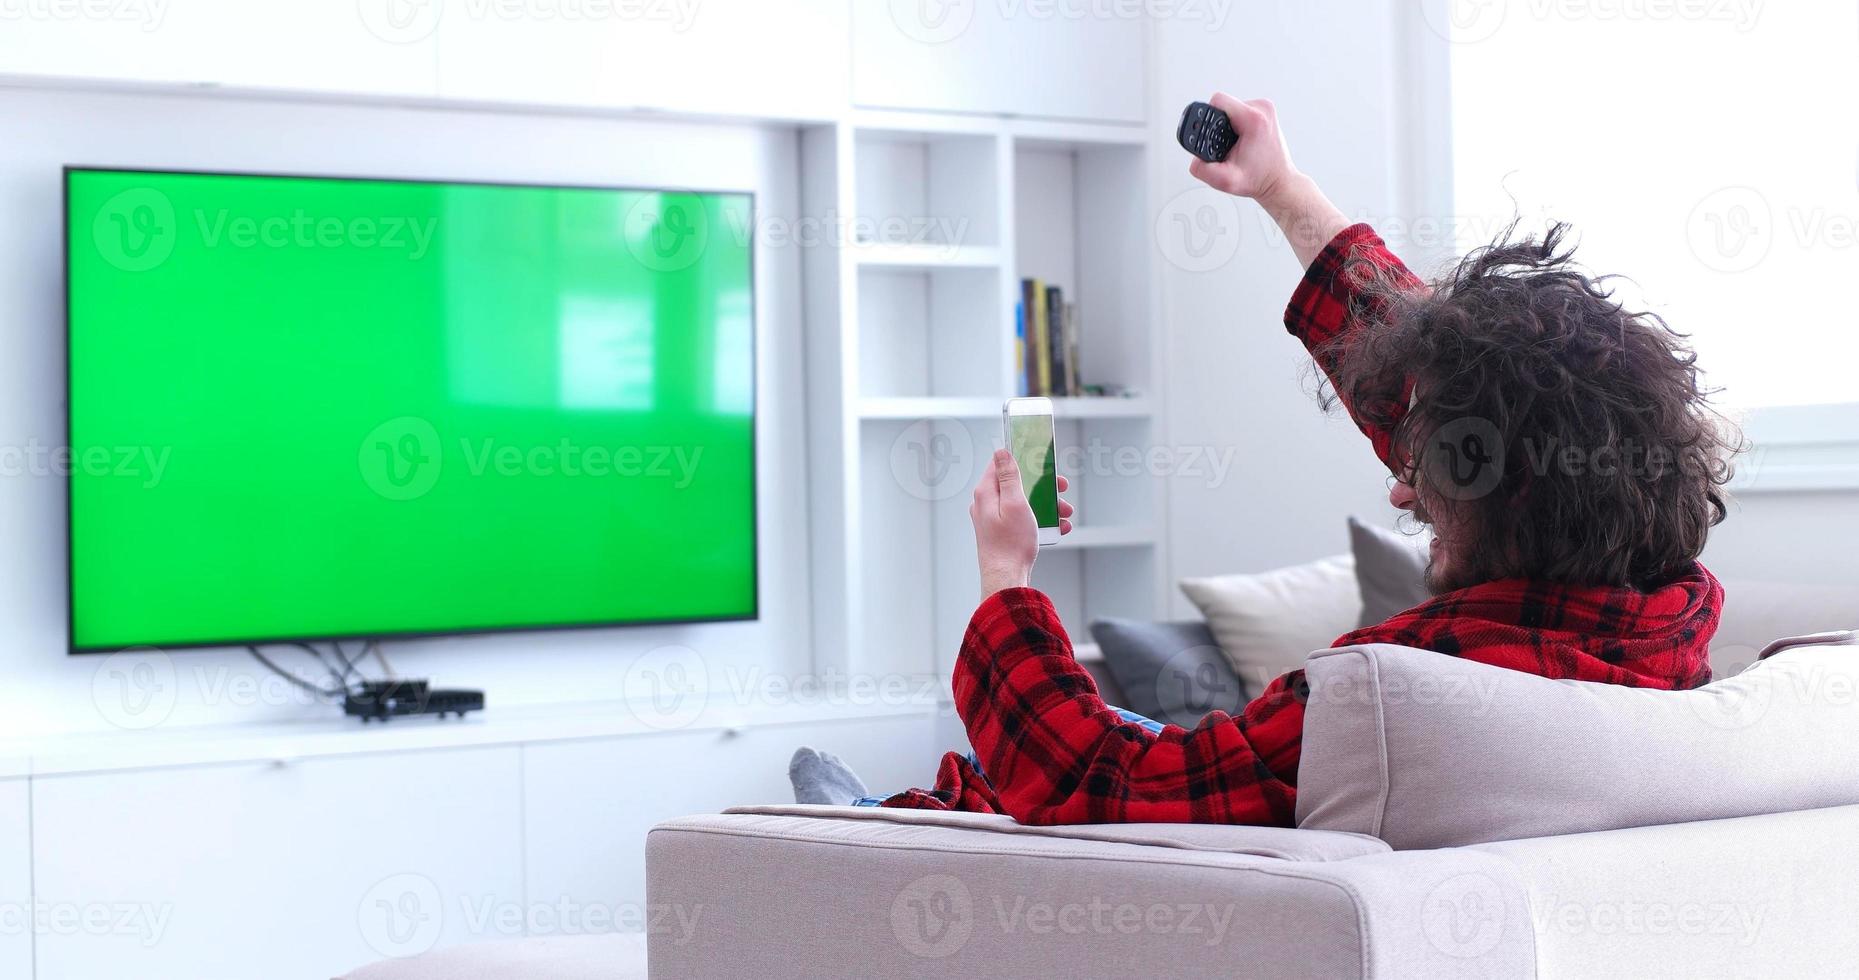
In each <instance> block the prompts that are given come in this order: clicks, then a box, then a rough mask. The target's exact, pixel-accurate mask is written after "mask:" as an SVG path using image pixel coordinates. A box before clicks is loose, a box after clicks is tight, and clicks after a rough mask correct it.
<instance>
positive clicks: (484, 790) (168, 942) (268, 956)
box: [32, 747, 523, 980]
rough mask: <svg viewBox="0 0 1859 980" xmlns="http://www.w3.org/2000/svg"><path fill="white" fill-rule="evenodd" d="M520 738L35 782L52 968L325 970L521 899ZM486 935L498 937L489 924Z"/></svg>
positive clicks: (449, 939) (81, 974) (60, 973)
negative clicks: (515, 742) (70, 912)
mask: <svg viewBox="0 0 1859 980" xmlns="http://www.w3.org/2000/svg"><path fill="white" fill-rule="evenodd" d="M520 789H521V782H520V776H519V772H518V752H517V750H516V749H515V748H513V747H500V748H481V749H469V750H460V751H437V752H419V753H408V754H403V755H402V754H397V755H383V756H367V757H359V758H350V759H317V760H310V761H305V762H301V763H291V764H275V765H274V764H245V765H233V766H211V767H202V768H184V769H163V770H148V771H141V772H121V773H98V774H90V775H72V776H59V777H42V778H36V779H34V781H33V794H32V806H33V827H34V837H33V878H34V899H35V901H36V902H37V903H38V904H40V905H41V906H44V907H48V908H68V909H76V910H80V911H82V912H85V913H88V914H92V915H100V914H102V913H101V912H98V911H97V910H108V911H109V912H110V913H112V915H113V918H112V921H111V925H110V927H109V928H107V929H101V930H97V931H96V933H95V934H92V933H91V932H90V931H88V930H77V931H75V932H72V931H65V930H51V931H42V932H41V933H40V935H38V937H37V945H38V972H37V974H36V976H37V977H38V980H67V978H69V980H88V978H93V977H106V976H125V975H129V974H133V975H135V976H139V977H149V978H158V977H172V978H177V980H178V978H188V980H213V978H226V980H239V978H245V977H250V976H254V975H257V974H263V975H265V976H270V977H278V978H280V980H286V978H301V980H322V978H326V977H329V976H333V975H335V974H336V973H339V972H341V971H343V970H346V969H349V968H352V967H354V966H356V965H357V964H360V963H366V962H370V961H372V960H375V959H380V958H382V957H385V956H391V955H407V954H410V953H414V952H418V951H421V950H423V949H426V948H430V947H431V946H433V945H435V944H438V943H455V942H460V941H463V940H465V939H467V938H471V937H473V935H474V934H475V933H478V932H481V931H482V929H481V928H480V927H479V926H478V925H477V920H478V919H479V913H480V912H481V911H482V910H484V909H486V908H490V909H498V908H506V907H514V908H521V907H522V903H523V892H522V887H523V878H522V854H521V842H522V802H521V796H520ZM479 938H483V937H479Z"/></svg>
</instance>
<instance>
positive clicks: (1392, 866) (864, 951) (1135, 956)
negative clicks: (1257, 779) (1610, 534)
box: [646, 810, 1535, 980]
mask: <svg viewBox="0 0 1859 980" xmlns="http://www.w3.org/2000/svg"><path fill="white" fill-rule="evenodd" d="M823 812H824V813H826V814H829V815H826V816H803V815H797V814H787V813H730V814H721V815H715V816H700V817H687V818H684V819H681V820H675V821H671V822H669V823H665V824H661V825H660V826H658V827H656V828H654V829H653V830H652V832H651V833H650V834H649V835H648V836H647V839H646V872H647V891H648V901H649V903H650V905H651V907H652V908H653V909H654V910H669V911H668V912H667V913H666V914H667V917H668V919H676V920H677V921H679V922H682V923H685V924H686V926H685V928H683V929H681V930H680V931H677V932H660V933H653V934H652V935H650V937H649V949H650V953H649V955H650V961H651V975H652V976H653V977H654V978H655V980H676V978H686V977H689V978H714V977H758V978H785V977H792V978H796V980H799V978H811V977H819V976H885V977H1028V976H1076V977H1097V976H1141V975H1153V974H1156V973H1157V972H1158V971H1159V972H1161V973H1166V974H1167V975H1171V976H1208V977H1214V976H1246V977H1325V978H1328V977H1378V978H1379V977H1395V976H1415V975H1425V976H1436V977H1454V976H1464V977H1493V976H1497V977H1509V976H1530V975H1532V973H1533V971H1534V957H1535V946H1534V937H1533V935H1532V931H1531V929H1530V922H1529V909H1528V904H1527V897H1526V895H1525V893H1524V890H1523V888H1522V885H1521V883H1520V882H1519V881H1518V879H1517V878H1516V876H1515V874H1514V872H1513V871H1512V870H1511V867H1510V865H1509V864H1508V862H1506V861H1504V860H1503V859H1501V858H1497V857H1495V856H1493V855H1489V854H1483V853H1479V852H1472V851H1457V850H1455V851H1415V852H1406V853H1398V854H1397V853H1386V852H1382V851H1379V850H1378V849H1375V850H1368V851H1367V853H1363V854H1362V855H1360V856H1356V857H1342V858H1339V859H1336V860H1326V859H1321V858H1319V859H1315V860H1287V859H1284V858H1279V857H1268V856H1262V855H1260V854H1252V853H1240V852H1237V851H1235V850H1231V849H1227V850H1220V849H1202V848H1200V847H1198V846H1182V845H1181V844H1179V843H1166V842H1163V843H1129V842H1124V841H1118V840H1101V839H1099V840H1092V839H1079V838H1074V837H1069V836H1065V835H1063V834H1040V835H1029V834H1023V833H1012V832H1001V831H1000V830H997V829H993V828H991V827H988V826H986V825H973V826H961V825H948V824H943V823H922V822H910V821H892V820H886V819H870V818H863V819H860V818H850V817H847V816H841V815H832V814H833V811H832V810H825V811H823ZM1057 829H1059V830H1063V828H1057ZM1103 829H1104V828H1097V827H1082V828H1078V830H1079V831H1080V832H1081V833H1093V832H1098V831H1102V830H1103ZM1282 833H1297V832H1295V831H1283V832H1282Z"/></svg>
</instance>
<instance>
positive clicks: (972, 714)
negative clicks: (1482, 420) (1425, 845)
mask: <svg viewBox="0 0 1859 980" xmlns="http://www.w3.org/2000/svg"><path fill="white" fill-rule="evenodd" d="M1373 274H1379V275H1380V276H1382V277H1385V279H1386V281H1389V282H1393V283H1396V284H1401V285H1406V286H1408V287H1410V288H1420V287H1421V284H1420V282H1419V280H1418V279H1416V278H1415V277H1414V276H1413V274H1412V273H1410V272H1409V271H1408V270H1407V268H1406V267H1405V266H1404V265H1402V264H1401V261H1400V260H1399V259H1397V258H1395V257H1394V255H1393V254H1392V253H1390V252H1389V251H1388V250H1387V247H1386V246H1385V245H1384V243H1383V242H1382V240H1381V239H1380V238H1379V237H1377V236H1376V235H1375V233H1374V231H1373V230H1371V229H1370V228H1369V227H1368V226H1367V225H1355V226H1354V227H1351V228H1348V229H1346V230H1344V231H1343V232H1341V233H1340V234H1338V235H1337V236H1336V238H1335V240H1333V241H1331V242H1330V244H1329V245H1328V246H1327V247H1326V248H1325V249H1324V251H1323V252H1322V253H1321V254H1320V255H1318V256H1317V258H1316V260H1315V261H1313V262H1312V263H1311V266H1310V269H1309V270H1308V271H1307V272H1306V273H1305V276H1304V281H1303V283H1302V284H1301V285H1300V286H1299V287H1298V289H1297V292H1296V294H1295V295H1293V296H1292V298H1291V304H1290V307H1289V309H1287V310H1286V312H1285V325H1286V327H1287V328H1288V329H1289V330H1290V331H1291V333H1292V334H1293V335H1294V336H1296V337H1297V338H1298V339H1299V340H1302V341H1303V342H1304V344H1305V346H1306V347H1308V348H1310V350H1311V351H1312V352H1313V354H1316V355H1317V356H1318V357H1319V365H1320V366H1321V367H1323V369H1324V370H1325V371H1326V372H1327V371H1330V370H1331V368H1332V367H1333V365H1331V364H1328V363H1324V362H1323V360H1322V354H1321V352H1322V350H1323V349H1324V345H1326V344H1327V343H1328V342H1329V341H1331V340H1334V339H1335V338H1337V337H1339V336H1341V335H1343V334H1345V333H1347V332H1348V331H1350V330H1352V329H1355V328H1356V327H1357V325H1358V324H1359V322H1361V317H1360V315H1359V314H1360V313H1361V312H1362V310H1363V306H1361V305H1360V304H1363V303H1372V302H1373V300H1372V298H1371V297H1369V296H1368V295H1367V294H1364V293H1363V292H1362V290H1361V286H1362V284H1363V283H1364V282H1366V281H1367V280H1368V279H1369V278H1370V277H1371V275H1373ZM1405 396H1406V393H1405V392H1389V393H1387V396H1386V397H1388V398H1390V399H1395V402H1394V404H1395V406H1397V407H1404V406H1405V404H1406V397H1405ZM1349 407H1350V409H1351V413H1352V415H1355V417H1356V420H1357V424H1358V425H1361V427H1362V429H1363V431H1364V432H1365V433H1366V434H1367V435H1368V437H1369V440H1370V441H1371V442H1372V443H1373V444H1374V447H1375V451H1376V454H1377V455H1379V456H1380V457H1381V458H1382V461H1383V462H1384V463H1386V462H1389V435H1388V432H1387V431H1386V430H1385V429H1380V428H1377V427H1374V426H1370V425H1366V424H1363V423H1362V418H1361V416H1360V415H1359V414H1356V413H1355V412H1354V406H1349ZM1722 602H1723V590H1722V588H1721V587H1720V586H1719V585H1718V584H1717V580H1716V579H1714V578H1713V577H1711V574H1710V573H1709V572H1707V571H1705V570H1704V568H1703V566H1701V565H1696V564H1694V565H1693V566H1692V567H1691V568H1690V569H1688V570H1687V571H1686V572H1685V573H1684V574H1682V575H1680V576H1678V577H1677V578H1676V579H1675V580H1674V581H1672V582H1671V583H1669V584H1667V585H1665V586H1663V587H1661V588H1659V589H1657V590H1654V591H1652V592H1645V593H1642V592H1638V591H1636V590H1633V589H1624V588H1609V587H1584V586H1569V585H1556V584H1549V583H1541V582H1527V581H1519V580H1512V581H1500V582H1489V583H1485V584H1483V585H1477V586H1473V587H1471V588H1468V589H1460V590H1458V591H1456V592H1451V593H1447V594H1445V595H1441V596H1437V597H1435V598H1433V599H1431V600H1429V601H1427V602H1424V603H1422V604H1421V605H1419V606H1416V607H1414V608H1413V609H1409V610H1407V611H1406V612H1402V613H1400V614H1398V615H1396V616H1394V617H1393V618H1391V619H1389V620H1387V621H1386V622H1383V623H1380V624H1378V625H1375V626H1370V627H1367V628H1364V629H1359V630H1356V631H1354V632H1351V633H1347V634H1344V635H1343V636H1341V637H1339V638H1337V640H1336V642H1335V644H1334V645H1336V646H1347V645H1350V644H1357V643H1396V644H1400V645H1402V646H1409V647H1418V648H1421V649H1425V650H1432V651H1435V652H1438V653H1443V654H1447V655H1450V656H1456V657H1464V658H1465V659H1467V660H1476V661H1478V662H1480V663H1486V664H1492V665H1494V666H1498V667H1506V668H1509V669H1512V670H1520V671H1524V672H1527V673H1531V674H1538V675H1541V676H1543V677H1552V678H1562V679H1571V680H1583V681H1601V682H1605V683H1610V684H1624V685H1628V686H1633V687H1651V688H1666V689H1674V688H1690V687H1696V686H1698V685H1701V684H1704V683H1706V682H1707V681H1709V680H1710V666H1709V664H1708V662H1707V660H1706V657H1705V655H1706V645H1707V644H1708V642H1709V641H1710V638H1711V634H1712V633H1714V632H1715V631H1716V629H1717V616H1718V611H1719V609H1720V607H1721V606H1722ZM1306 696H1307V686H1306V684H1305V681H1304V672H1303V671H1302V670H1294V671H1292V672H1290V673H1288V674H1285V675H1284V676H1282V677H1280V678H1278V679H1277V680H1275V681H1273V682H1272V683H1271V684H1270V686H1268V687H1267V688H1266V689H1265V692H1264V693H1263V694H1261V695H1260V696H1259V697H1258V698H1257V699H1255V700H1254V701H1253V702H1252V703H1250V704H1248V705H1247V706H1246V707H1245V709H1244V710H1243V711H1241V712H1240V714H1239V715H1238V716H1237V717H1234V716H1229V715H1227V714H1226V713H1224V712H1219V711H1216V712H1213V713H1212V714H1210V715H1208V716H1207V717H1205V718H1203V719H1201V722H1200V724H1198V725H1196V726H1195V727H1194V728H1192V729H1185V728H1180V727H1177V726H1174V725H1170V726H1168V727H1166V728H1164V729H1163V730H1162V732H1161V733H1160V734H1154V733H1151V732H1149V731H1147V730H1145V729H1144V728H1142V727H1141V726H1139V725H1135V724H1130V723H1128V722H1125V721H1123V720H1122V719H1120V718H1119V717H1118V716H1117V715H1116V713H1115V712H1113V711H1111V710H1110V708H1109V707H1108V706H1106V705H1105V704H1104V702H1103V701H1102V700H1101V699H1100V698H1099V697H1098V695H1097V685H1096V684H1095V683H1093V681H1092V680H1091V676H1090V675H1089V674H1088V673H1086V672H1085V670H1084V668H1082V667H1080V666H1078V663H1077V661H1076V660H1074V659H1073V657H1072V649H1071V641H1070V640H1069V639H1068V638H1067V637H1066V635H1065V628H1064V627H1063V626H1062V625H1060V623H1059V616H1058V613H1057V612H1056V611H1055V610H1054V609H1053V608H1052V603H1051V601H1050V600H1048V599H1047V598H1046V597H1045V596H1044V595H1043V594H1041V593H1039V592H1037V591H1035V590H1033V589H1007V590H1005V591H1002V592H998V593H995V594H994V595H992V596H989V597H988V598H987V599H985V600H983V602H982V603H981V607H980V608H979V609H977V610H975V615H974V617H973V619H971V620H970V621H969V624H968V632H967V635H966V636H964V638H963V640H962V651H961V655H960V656H959V658H958V659H957V661H956V666H955V704H956V710H957V712H958V713H960V715H961V717H962V721H963V723H964V724H965V725H966V726H967V729H968V736H969V740H970V742H971V743H972V744H973V745H974V749H975V756H976V758H977V759H978V760H979V761H980V762H981V765H982V766H983V767H984V768H985V769H986V771H987V775H986V776H985V777H983V776H982V775H981V774H980V773H978V772H976V771H975V768H974V767H973V766H972V765H970V764H969V762H968V760H967V759H965V758H963V757H962V756H960V755H957V754H955V753H950V754H948V755H947V756H945V757H944V758H943V762H942V767H941V769H940V770H939V771H938V772H937V777H936V788H935V789H933V790H907V791H905V792H903V793H900V794H898V795H896V796H894V797H891V798H890V799H888V800H886V801H885V804H884V805H886V806H894V807H916V808H927V809H952V810H969V811H977V812H983V813H1007V814H1010V815H1012V816H1013V818H1014V819H1016V820H1018V821H1020V822H1022V823H1030V824H1072V823H1125V822H1167V823H1239V824H1265V825H1276V826H1287V827H1288V826H1292V825H1293V824H1294V814H1293V810H1294V808H1295V804H1296V799H1297V766H1298V753H1299V748H1300V746H1301V742H1302V737H1303V727H1304V700H1305V698H1306Z"/></svg>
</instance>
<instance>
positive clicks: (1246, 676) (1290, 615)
mask: <svg viewBox="0 0 1859 980" xmlns="http://www.w3.org/2000/svg"><path fill="white" fill-rule="evenodd" d="M1181 591H1182V592H1183V593H1184V594H1185V595H1187V597H1188V601H1190V602H1192V603H1194V605H1195V606H1197V607H1199V608H1200V611H1201V615H1202V616H1205V617H1207V628H1208V629H1210V630H1212V631H1213V635H1214V639H1215V640H1216V641H1218V643H1219V645H1220V649H1221V650H1224V651H1225V652H1226V655H1227V659H1228V660H1230V661H1231V662H1232V665H1233V672H1234V673H1236V674H1238V675H1239V676H1240V678H1241V679H1242V680H1244V681H1245V682H1246V686H1247V687H1249V688H1251V689H1252V690H1254V691H1263V690H1265V687H1266V685H1268V684H1270V683H1271V682H1272V681H1274V680H1277V679H1278V676H1279V675H1280V674H1283V673H1285V672H1287V671H1292V670H1296V669H1298V668H1299V667H1302V666H1304V658H1305V657H1307V656H1309V655H1310V651H1312V650H1316V649H1320V648H1322V647H1327V646H1329V645H1330V644H1331V643H1334V642H1336V638H1337V637H1339V636H1341V635H1343V634H1344V633H1347V632H1349V631H1350V630H1353V629H1355V628H1356V620H1358V619H1359V618H1361V615H1362V596H1361V593H1360V592H1358V591H1357V589H1356V576H1355V559H1354V558H1352V557H1350V556H1349V555H1337V556H1335V557H1333V558H1324V559H1321V560H1319V561H1313V562H1309V563H1307V564H1303V565H1292V566H1290V567H1289V568H1278V569H1273V570H1271V571H1269V572H1258V573H1256V574H1250V575H1216V576H1213V577H1211V578H1184V579H1182V580H1181Z"/></svg>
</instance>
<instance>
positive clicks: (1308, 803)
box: [1297, 634, 1859, 850]
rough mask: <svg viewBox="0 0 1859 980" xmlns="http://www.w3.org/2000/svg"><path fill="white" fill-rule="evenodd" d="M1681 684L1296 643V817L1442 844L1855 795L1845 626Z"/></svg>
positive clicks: (1853, 703)
mask: <svg viewBox="0 0 1859 980" xmlns="http://www.w3.org/2000/svg"><path fill="white" fill-rule="evenodd" d="M1834 639H1835V641H1836V642H1835V643H1833V644H1827V645H1815V646H1801V647H1795V648H1793V649H1789V650H1785V651H1783V652H1781V653H1778V654H1776V655H1774V656H1772V657H1769V658H1768V659H1766V660H1762V661H1760V662H1758V663H1757V664H1755V665H1754V666H1752V667H1751V668H1749V669H1748V670H1745V671H1744V672H1742V673H1740V674H1737V675H1736V676H1734V677H1728V678H1724V679H1722V680H1719V681H1716V682H1714V683H1712V684H1709V685H1707V686H1705V687H1702V688H1699V689H1697V690H1694V691H1652V690H1644V689H1639V688H1628V687H1620V686H1616V685H1610V684H1596V683H1589V682H1583V681H1566V680H1550V679H1547V678H1543V677H1538V676H1536V675H1534V674H1526V673H1522V672H1519V671H1514V670H1506V669H1504V668H1501V667H1492V666H1489V665H1486V664H1480V663H1474V662H1471V661H1468V660H1461V659H1459V658H1456V657H1450V656H1444V655H1441V654H1438V653H1432V652H1428V651H1423V650H1413V649H1408V648H1405V647H1398V646H1391V645H1386V644H1373V645H1365V646H1355V647H1340V648H1337V649H1333V650H1324V651H1320V652H1318V653H1316V654H1313V655H1312V656H1311V658H1310V661H1309V663H1308V664H1307V665H1306V668H1305V676H1306V678H1307V679H1308V680H1309V682H1310V702H1309V708H1308V711H1307V712H1306V714H1305V719H1304V743H1303V755H1302V761H1301V762H1300V764H1299V770H1298V798H1297V818H1298V826H1299V827H1304V828H1311V829H1319V830H1337V831H1348V832H1353V833H1363V834H1372V835H1374V836H1376V837H1379V838H1381V839H1382V840H1385V841H1387V842H1388V844H1389V845H1390V846H1392V847H1394V848H1395V849H1396V850H1402V849H1413V848H1432V847H1453V846H1458V845H1463V844H1475V843H1482V842H1485V841H1495V840H1514V839H1519V838H1526V837H1544V836H1552V835H1559V834H1573V833H1582V832H1586V831H1596V830H1615V829H1619V828H1623V827H1639V826H1647V825H1652V824H1665V823H1680V822H1685V821H1692V820H1710V819H1717V818H1723V817H1739V816H1747V815H1751V814H1759V813H1781V812H1787V811H1793V810H1805V809H1811V808H1815V807H1826V806H1839V805H1846V804H1855V803H1859V635H1855V634H1845V635H1844V636H1843V637H1835V638H1834Z"/></svg>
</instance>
